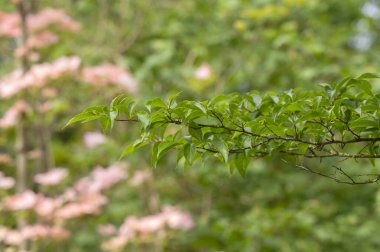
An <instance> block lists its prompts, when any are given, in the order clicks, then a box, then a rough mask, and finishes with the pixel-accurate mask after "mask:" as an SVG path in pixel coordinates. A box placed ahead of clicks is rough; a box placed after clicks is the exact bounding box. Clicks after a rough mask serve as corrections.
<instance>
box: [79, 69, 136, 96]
mask: <svg viewBox="0 0 380 252" xmlns="http://www.w3.org/2000/svg"><path fill="white" fill-rule="evenodd" d="M82 79H83V80H84V81H85V82H88V83H90V84H93V85H98V86H105V85H108V84H114V85H119V86H121V87H122V88H124V89H126V90H127V91H128V92H130V93H132V94H135V93H136V92H137V82H136V80H135V79H134V78H133V77H132V75H131V74H130V73H129V72H127V71H126V70H124V69H123V68H122V67H120V66H116V65H111V64H103V65H100V66H94V67H85V68H84V69H83V70H82Z"/></svg>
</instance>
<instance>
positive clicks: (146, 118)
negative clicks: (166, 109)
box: [137, 112, 150, 130]
mask: <svg viewBox="0 0 380 252" xmlns="http://www.w3.org/2000/svg"><path fill="white" fill-rule="evenodd" d="M137 118H138V119H139V121H140V122H141V124H142V126H143V128H144V130H145V129H146V128H148V126H149V125H150V118H149V115H148V114H147V113H146V112H140V113H137Z"/></svg>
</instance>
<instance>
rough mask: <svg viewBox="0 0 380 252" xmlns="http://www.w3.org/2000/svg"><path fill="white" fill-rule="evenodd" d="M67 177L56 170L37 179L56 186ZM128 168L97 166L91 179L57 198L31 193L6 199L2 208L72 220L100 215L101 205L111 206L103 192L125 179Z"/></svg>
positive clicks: (62, 170) (81, 181) (49, 218)
mask: <svg viewBox="0 0 380 252" xmlns="http://www.w3.org/2000/svg"><path fill="white" fill-rule="evenodd" d="M66 175H67V172H66V170H64V169H62V168H57V169H53V170H51V171H50V172H47V173H45V174H39V175H36V177H35V179H36V180H37V181H38V182H39V183H40V184H41V183H42V184H44V185H56V184H58V183H59V182H60V181H61V180H62V179H63V178H64V177H65V176H66ZM125 175H126V173H125V165H123V164H114V165H111V166H110V167H108V168H105V169H103V168H101V167H96V168H95V169H94V170H93V171H92V173H91V174H90V176H89V177H85V178H82V179H80V180H79V181H77V182H76V183H75V184H74V186H73V187H72V188H68V189H66V190H65V192H64V193H63V194H62V195H59V196H57V197H55V198H51V197H47V196H45V195H43V194H42V193H39V194H37V193H35V192H33V191H31V190H27V191H25V192H23V193H20V194H16V195H13V196H9V197H7V198H5V199H4V201H3V204H2V208H3V209H4V210H8V211H19V210H33V211H34V212H35V213H36V214H37V215H38V216H40V217H42V218H44V219H47V220H55V219H63V220H68V219H72V218H76V217H80V216H82V215H87V214H98V213H99V212H100V208H101V206H103V205H104V204H106V203H107V198H106V197H105V196H104V195H102V191H103V190H105V189H109V188H110V187H111V186H113V185H114V184H116V183H118V182H120V181H121V180H123V179H124V178H125Z"/></svg>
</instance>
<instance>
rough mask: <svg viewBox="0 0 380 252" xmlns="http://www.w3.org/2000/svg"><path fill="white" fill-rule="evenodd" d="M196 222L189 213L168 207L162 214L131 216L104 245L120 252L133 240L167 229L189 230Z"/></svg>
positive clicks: (106, 248)
mask: <svg viewBox="0 0 380 252" xmlns="http://www.w3.org/2000/svg"><path fill="white" fill-rule="evenodd" d="M193 227H194V221H193V219H192V217H191V215H190V213H188V212H184V211H181V210H180V209H178V208H176V207H173V206H167V207H165V208H164V209H163V211H162V212H160V213H157V214H154V215H149V216H145V217H141V218H138V217H135V216H129V217H127V218H126V219H125V221H124V223H123V224H122V225H121V226H120V228H119V229H118V230H117V234H116V235H115V236H114V237H111V238H110V239H109V240H108V241H106V242H105V243H104V244H103V248H104V249H105V250H109V251H115V250H116V251H118V250H120V249H122V248H123V247H124V246H125V245H126V244H127V243H128V242H130V241H132V240H133V239H145V238H148V237H149V236H150V235H157V234H160V233H161V235H162V234H164V233H165V229H166V228H170V229H176V230H189V229H191V228H193Z"/></svg>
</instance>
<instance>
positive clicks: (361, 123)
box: [350, 118, 379, 128]
mask: <svg viewBox="0 0 380 252" xmlns="http://www.w3.org/2000/svg"><path fill="white" fill-rule="evenodd" d="M378 126H379V124H378V122H377V121H376V120H375V119H369V118H359V119H357V120H355V121H352V122H351V123H350V127H351V128H361V127H376V128H377V127H378Z"/></svg>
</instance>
